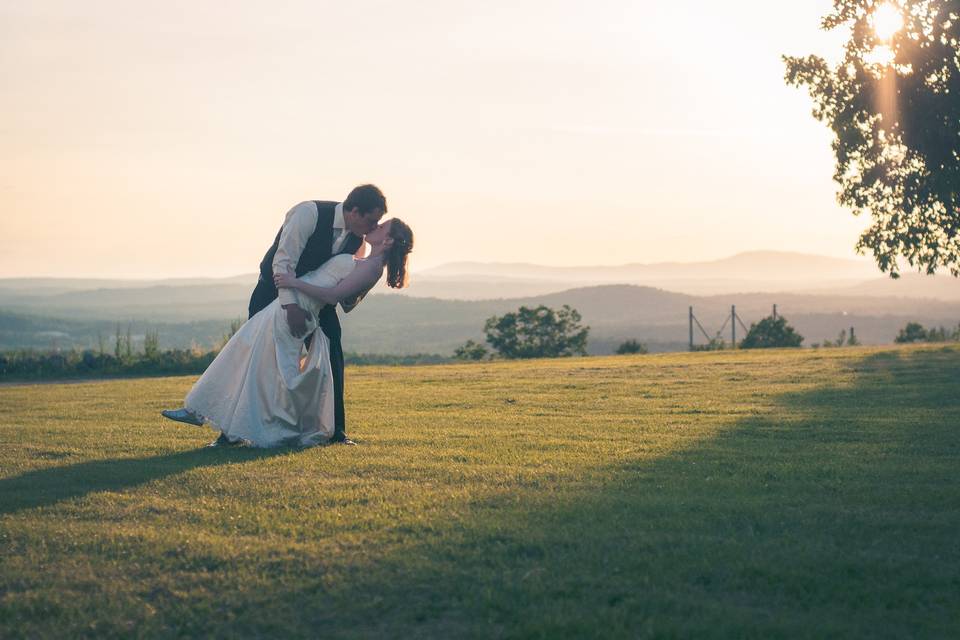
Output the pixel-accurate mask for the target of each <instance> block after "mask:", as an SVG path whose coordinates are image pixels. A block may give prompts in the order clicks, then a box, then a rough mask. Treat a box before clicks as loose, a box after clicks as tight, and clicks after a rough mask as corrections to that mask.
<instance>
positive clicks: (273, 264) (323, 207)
mask: <svg viewBox="0 0 960 640" xmlns="http://www.w3.org/2000/svg"><path fill="white" fill-rule="evenodd" d="M386 212H387V200H386V198H384V197H383V193H382V192H381V191H380V189H378V188H377V187H375V186H374V185H372V184H364V185H361V186H359V187H357V188H355V189H354V190H353V191H351V192H350V194H349V195H348V196H347V199H346V200H344V201H343V202H328V201H325V200H310V201H307V202H301V203H300V204H298V205H297V206H295V207H294V208H293V209H291V210H290V211H289V212H287V217H286V219H285V220H284V221H283V226H282V227H281V228H280V232H279V233H277V237H276V239H275V240H274V241H273V245H272V246H271V247H270V249H268V250H267V254H266V255H265V256H264V257H263V261H262V262H261V263H260V278H259V280H258V281H257V286H256V288H255V289H254V290H253V295H252V296H250V307H249V313H250V317H251V318H252V317H253V316H254V315H255V314H256V313H257V312H258V311H260V310H262V309H264V308H265V307H266V306H267V305H269V304H270V303H271V302H273V301H274V300H276V299H277V298H278V297H279V298H280V305H281V306H282V307H283V309H284V310H285V312H286V315H287V324H289V325H290V332H291V333H292V334H293V335H294V336H296V337H298V338H303V337H305V338H306V344H307V347H309V346H310V339H311V338H312V337H313V336H307V312H306V311H304V310H303V309H302V308H300V306H299V305H297V299H296V296H294V295H293V292H292V291H290V290H289V289H282V290H280V291H279V292H278V291H277V288H276V287H275V286H274V284H273V274H274V273H289V272H290V271H294V272H295V273H296V274H297V276H302V275H303V274H305V273H307V272H308V271H313V270H314V269H317V268H319V267H320V265H322V264H323V263H324V262H326V261H327V260H329V259H330V258H332V257H333V256H335V255H338V254H341V253H346V254H356V253H358V252H359V251H360V247H362V246H363V237H364V236H365V235H367V234H368V233H370V232H371V231H373V230H374V229H376V228H377V224H378V223H379V222H380V218H382V217H383V214H384V213H386ZM363 295H364V294H360V295H358V296H357V297H356V298H354V299H352V300H343V301H342V302H341V303H340V306H341V307H343V310H344V311H345V312H347V313H349V312H350V311H352V310H353V309H354V307H356V306H357V304H359V303H360V299H361V298H362V297H363ZM317 327H318V328H319V329H320V330H321V331H323V333H324V334H326V336H327V338H329V341H330V368H331V369H332V370H333V411H334V431H333V438H332V440H331V442H335V443H341V444H355V443H354V442H353V441H352V440H351V439H350V438H348V437H347V431H346V421H345V419H344V411H343V347H342V346H341V344H340V320H339V318H337V309H336V307H335V306H330V305H328V306H326V307H323V308H322V309H321V310H320V313H319V314H318V317H317ZM161 413H162V414H163V415H164V416H165V417H167V418H170V419H171V420H176V421H177V422H186V423H189V424H194V425H202V424H203V421H202V419H201V418H200V417H199V416H197V415H196V414H194V413H192V412H191V411H189V410H188V409H186V408H180V409H175V410H172V411H162V412H161ZM232 444H234V443H233V442H232V441H231V440H230V439H229V438H227V436H226V435H225V434H223V433H221V434H220V436H219V437H218V438H217V439H216V440H215V441H214V442H212V443H211V444H210V446H212V447H222V446H229V445H232Z"/></svg>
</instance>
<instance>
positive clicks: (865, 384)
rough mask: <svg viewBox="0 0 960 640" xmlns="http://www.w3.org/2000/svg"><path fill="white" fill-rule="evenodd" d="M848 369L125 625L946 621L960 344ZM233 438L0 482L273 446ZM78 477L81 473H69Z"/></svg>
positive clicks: (108, 471)
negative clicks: (670, 446) (669, 438)
mask: <svg viewBox="0 0 960 640" xmlns="http://www.w3.org/2000/svg"><path fill="white" fill-rule="evenodd" d="M845 366H846V368H847V373H848V374H849V375H848V376H845V377H846V378H847V379H848V380H850V382H849V383H848V384H843V385H838V386H824V387H820V388H815V389H811V390H808V391H802V392H798V393H788V394H785V395H782V396H780V397H778V398H776V401H775V402H774V403H773V404H772V406H771V409H770V410H769V411H766V412H764V413H762V414H758V415H749V416H746V417H742V418H740V419H735V420H734V421H733V422H732V423H731V424H730V425H729V426H728V427H726V428H722V429H721V430H720V431H719V432H718V433H717V434H716V435H715V436H713V437H712V438H707V439H705V440H697V441H695V442H691V444H690V445H689V446H688V447H687V448H685V449H682V450H679V451H675V452H673V453H667V454H666V455H664V456H663V457H660V458H653V459H650V458H644V459H636V460H633V461H628V462H625V463H618V464H616V465H606V466H605V465H603V464H602V462H598V464H597V467H598V468H599V469H600V471H601V472H600V473H596V474H594V475H591V476H589V477H586V478H576V479H575V480H576V481H573V480H574V479H570V478H561V479H559V481H558V482H556V483H555V485H550V486H548V485H546V484H541V485H538V486H532V485H523V484H522V483H518V484H517V486H515V487H512V488H509V487H508V488H506V489H504V490H501V491H499V492H497V493H493V494H489V495H485V496H482V497H479V498H477V499H475V500H470V501H467V502H457V503H456V504H452V505H451V506H450V509H449V510H448V512H447V513H446V516H445V517H444V518H441V519H439V521H438V519H437V518H433V519H423V520H418V521H415V522H413V523H411V522H409V521H408V522H406V523H405V524H398V525H397V526H396V527H394V528H392V529H389V530H387V531H383V532H380V533H382V534H383V535H382V537H381V538H380V539H382V540H386V541H387V542H388V544H386V545H385V546H384V547H383V548H363V549H360V550H359V551H358V550H356V549H352V548H351V544H354V543H351V542H350V541H348V540H344V541H341V542H338V546H337V547H336V549H337V550H336V553H338V554H339V553H343V554H344V555H345V556H347V557H349V559H347V560H343V561H341V560H340V559H339V558H338V559H335V560H333V561H331V560H329V559H325V558H323V557H322V556H319V557H318V555H315V554H314V555H311V554H310V553H308V552H302V553H286V554H282V555H278V556H275V557H271V558H270V561H269V563H266V564H264V560H263V559H262V558H256V557H249V558H243V559H240V560H238V561H237V562H246V563H249V564H245V565H244V566H243V567H242V568H241V570H239V571H237V572H235V573H232V574H230V576H231V577H232V576H235V575H257V576H259V578H260V581H259V582H257V583H256V588H249V589H248V588H244V586H243V585H242V584H236V583H233V582H230V581H229V580H228V581H226V582H223V583H220V582H217V581H216V580H217V577H216V576H215V575H214V574H203V577H202V580H203V581H204V582H203V585H204V586H203V589H202V590H198V591H196V592H195V594H196V595H195V597H190V598H183V597H182V596H177V595H176V594H172V593H170V592H168V591H164V590H156V591H151V592H150V596H149V601H150V603H151V606H152V607H153V608H154V609H155V611H156V614H155V615H152V616H149V617H146V616H144V617H141V618H139V619H138V621H137V625H138V626H137V633H138V634H140V635H147V636H149V635H159V636H170V637H173V636H214V637H300V636H312V637H330V638H333V637H336V638H352V637H356V638H367V637H417V638H434V637H435V638H448V637H478V638H480V637H482V638H500V637H510V638H514V637H522V638H561V637H569V638H580V637H604V638H619V637H623V638H637V637H665V638H671V637H736V638H744V637H754V638H781V637H891V638H893V637H915V638H916V637H950V636H951V635H953V634H954V633H955V625H954V622H955V619H956V617H955V612H956V611H957V610H960V578H958V576H960V546H958V545H957V544H956V531H957V529H958V528H960V512H958V508H957V505H960V484H958V483H956V481H955V478H956V470H957V468H958V466H960V465H958V462H960V434H958V428H957V425H958V424H960V393H957V391H958V386H960V351H958V350H956V349H944V350H940V351H933V350H928V351H920V352H915V353H910V354H909V355H906V356H904V355H902V353H901V352H892V353H881V354H877V355H874V356H870V357H867V358H861V359H857V360H851V361H849V363H848V364H847V365H845ZM709 410H710V408H709V407H704V408H703V412H707V411H709ZM638 437H641V438H642V437H643V436H642V435H641V436H638ZM638 444H649V443H643V442H638ZM214 453H218V452H214ZM227 453H228V454H229V455H223V456H220V455H214V456H210V457H207V455H206V452H205V451H202V450H201V451H192V452H186V453H182V454H173V455H170V456H160V457H158V458H151V459H147V462H146V463H144V461H142V460H120V461H103V462H96V463H84V464H81V465H75V466H74V467H69V468H67V469H66V470H49V471H47V472H35V473H34V474H25V475H24V476H20V477H18V478H16V479H12V480H9V481H6V482H0V495H3V496H4V502H5V503H6V502H7V500H8V498H7V496H8V495H10V494H14V493H16V491H14V488H15V487H16V488H18V489H22V490H23V491H26V492H33V494H32V497H28V498H27V502H26V503H25V504H23V505H21V506H19V507H17V508H25V507H26V506H37V505H42V504H51V503H53V502H56V501H58V500H62V499H66V498H69V497H76V496H78V495H83V494H86V493H89V492H91V491H96V490H104V489H112V488H123V487H129V486H133V485H136V484H140V483H142V482H146V481H149V480H151V479H154V478H157V477H162V476H164V475H170V474H172V473H177V472H179V471H184V470H186V469H189V468H196V467H198V466H205V465H210V464H226V463H230V462H235V461H240V460H248V459H252V458H254V457H256V456H258V455H275V453H271V452H262V453H261V452H236V453H234V452H227ZM243 456H250V457H243ZM117 463H120V465H121V470H120V472H119V474H118V471H117V469H116V465H117ZM143 466H146V468H145V469H144V468H142V467H143ZM117 475H120V476H123V477H121V478H119V479H116V478H115V476H117ZM91 476H92V477H93V478H91ZM73 482H76V483H84V484H83V486H82V487H81V488H79V489H75V488H73V487H67V486H64V485H69V484H71V483H73ZM32 484H36V485H38V486H37V487H36V490H35V488H33V487H31V485H32ZM48 493H52V494H53V495H50V496H48V495H47V494H48ZM10 497H11V498H12V497H14V496H12V495H10ZM427 520H429V521H427ZM387 526H388V527H389V525H387ZM317 535H318V537H320V538H322V536H323V535H324V533H323V532H318V533H317ZM360 540H361V543H363V541H364V540H366V538H364V537H361V538H360ZM325 548H327V549H330V548H331V547H325ZM180 553H181V552H180V551H177V552H176V553H172V555H171V556H170V558H169V559H168V558H167V557H166V556H164V558H165V564H164V567H165V568H164V570H165V571H170V572H171V574H172V575H181V574H180V573H178V572H180V571H182V570H183V568H182V567H180V565H177V564H176V563H177V562H178V560H177V558H179V554H180ZM198 553H199V552H198ZM182 562H183V567H187V568H189V567H191V566H192V565H191V564H190V559H189V558H184V559H183V560H182ZM331 568H332V570H331ZM244 572H247V573H244ZM158 578H159V576H154V577H153V578H152V579H153V580H156V579H158ZM144 579H145V580H146V581H147V582H149V581H150V580H151V578H144ZM196 579H201V578H196ZM101 622H103V624H104V625H105V626H106V627H109V625H110V624H117V625H118V624H119V623H113V622H112V621H109V620H103V619H102V618H101ZM102 628H103V627H102ZM116 630H117V635H122V633H123V631H124V629H123V628H121V627H119V626H117V627H116Z"/></svg>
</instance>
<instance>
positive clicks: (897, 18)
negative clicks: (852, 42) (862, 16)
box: [870, 3, 903, 42]
mask: <svg viewBox="0 0 960 640" xmlns="http://www.w3.org/2000/svg"><path fill="white" fill-rule="evenodd" d="M870 20H871V23H872V24H873V31H874V33H876V34H877V37H878V38H880V39H881V40H883V41H884V42H889V41H890V39H891V38H893V36H894V35H896V33H897V32H898V31H900V30H901V29H903V14H902V13H901V12H900V9H898V8H897V7H896V6H895V5H892V4H889V3H888V4H882V5H880V6H879V7H877V9H876V11H874V12H873V15H872V16H871V18H870Z"/></svg>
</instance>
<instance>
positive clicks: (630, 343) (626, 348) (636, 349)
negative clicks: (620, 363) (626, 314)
mask: <svg viewBox="0 0 960 640" xmlns="http://www.w3.org/2000/svg"><path fill="white" fill-rule="evenodd" d="M632 353H647V345H645V344H643V343H642V342H637V341H636V340H627V341H626V342H623V343H621V344H620V346H619V347H617V350H616V354H617V355H618V356H623V355H628V354H632Z"/></svg>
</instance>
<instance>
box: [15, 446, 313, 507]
mask: <svg viewBox="0 0 960 640" xmlns="http://www.w3.org/2000/svg"><path fill="white" fill-rule="evenodd" d="M291 451H295V449H290V448H277V449H253V448H247V447H237V448H231V449H215V448H210V447H203V448H201V449H195V450H192V451H181V452H178V453H169V454H165V455H159V456H153V457H149V458H112V459H108V460H94V461H90V462H81V463H79V464H72V465H66V466H59V467H52V468H49V469H39V470H37V471H28V472H27V473H24V474H21V475H19V476H15V477H12V478H3V479H0V515H2V514H8V513H16V512H17V511H20V510H22V509H32V508H34V507H44V506H48V505H52V504H54V503H57V502H60V501H61V500H69V499H72V498H79V497H82V496H85V495H87V494H90V493H95V492H97V491H120V490H123V489H129V488H131V487H135V486H138V485H141V484H145V483H147V482H151V481H153V480H158V479H160V478H165V477H167V476H171V475H174V474H177V473H182V472H184V471H189V470H191V469H198V468H201V467H213V466H219V465H224V464H237V463H241V462H248V461H250V460H259V459H263V458H270V457H273V456H276V455H281V454H287V453H290V452H291Z"/></svg>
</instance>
